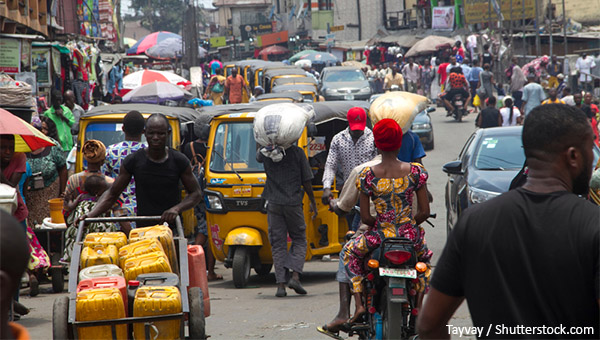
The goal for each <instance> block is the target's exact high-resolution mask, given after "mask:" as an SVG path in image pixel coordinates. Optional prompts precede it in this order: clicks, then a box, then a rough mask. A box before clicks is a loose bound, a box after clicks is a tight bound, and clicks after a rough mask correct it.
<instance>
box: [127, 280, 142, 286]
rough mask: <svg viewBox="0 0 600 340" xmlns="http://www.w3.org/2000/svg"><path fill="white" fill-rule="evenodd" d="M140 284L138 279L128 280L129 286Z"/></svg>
mask: <svg viewBox="0 0 600 340" xmlns="http://www.w3.org/2000/svg"><path fill="white" fill-rule="evenodd" d="M139 285H140V281H137V280H129V286H133V287H137V286H139Z"/></svg>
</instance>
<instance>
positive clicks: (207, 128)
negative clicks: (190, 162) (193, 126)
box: [198, 124, 210, 141]
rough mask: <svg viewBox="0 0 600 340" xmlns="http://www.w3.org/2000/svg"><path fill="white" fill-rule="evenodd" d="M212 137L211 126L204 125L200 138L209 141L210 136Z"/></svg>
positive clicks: (201, 128)
mask: <svg viewBox="0 0 600 340" xmlns="http://www.w3.org/2000/svg"><path fill="white" fill-rule="evenodd" d="M209 135H210V124H203V125H202V127H200V136H198V137H199V138H200V139H201V140H205V141H208V136H209Z"/></svg>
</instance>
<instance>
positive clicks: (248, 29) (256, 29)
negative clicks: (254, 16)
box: [240, 23, 273, 40]
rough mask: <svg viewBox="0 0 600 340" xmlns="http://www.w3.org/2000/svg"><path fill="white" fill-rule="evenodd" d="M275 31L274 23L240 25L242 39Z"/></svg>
mask: <svg viewBox="0 0 600 340" xmlns="http://www.w3.org/2000/svg"><path fill="white" fill-rule="evenodd" d="M272 32H273V23H266V24H249V25H240V33H241V36H242V40H248V39H250V38H251V37H253V36H258V35H262V34H265V33H272Z"/></svg>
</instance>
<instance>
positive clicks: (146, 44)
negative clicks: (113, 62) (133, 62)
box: [127, 31, 181, 55]
mask: <svg viewBox="0 0 600 340" xmlns="http://www.w3.org/2000/svg"><path fill="white" fill-rule="evenodd" d="M169 38H179V39H181V36H180V35H179V34H176V33H171V32H166V31H160V32H154V33H150V34H148V35H147V36H145V37H143V38H142V39H140V40H138V42H137V43H135V45H133V46H131V48H129V49H128V50H127V55H137V54H142V53H144V52H146V50H147V49H149V48H150V47H152V46H154V45H156V44H158V43H159V42H161V41H163V40H166V39H169Z"/></svg>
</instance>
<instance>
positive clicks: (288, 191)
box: [256, 145, 317, 297]
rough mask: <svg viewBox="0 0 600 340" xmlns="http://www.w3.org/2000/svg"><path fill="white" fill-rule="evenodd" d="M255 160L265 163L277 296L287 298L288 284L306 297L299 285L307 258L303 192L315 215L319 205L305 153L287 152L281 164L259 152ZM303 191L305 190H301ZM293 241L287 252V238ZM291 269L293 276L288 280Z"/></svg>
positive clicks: (265, 192)
mask: <svg viewBox="0 0 600 340" xmlns="http://www.w3.org/2000/svg"><path fill="white" fill-rule="evenodd" d="M256 160H257V161H258V162H260V163H263V164H264V167H265V174H266V175H267V182H266V184H265V189H264V191H263V194H262V197H263V198H264V199H266V200H267V201H268V203H267V221H268V224H269V242H270V243H271V248H272V254H273V266H274V267H275V279H276V281H277V293H276V294H275V296H277V297H284V296H286V295H287V293H286V291H285V285H286V282H287V285H288V287H290V288H291V289H293V290H294V291H295V292H296V293H297V294H302V295H304V294H306V290H305V289H304V288H303V287H302V284H300V274H301V273H302V269H303V268H304V259H305V257H306V223H305V222H304V212H303V210H302V199H303V197H304V192H306V195H307V196H308V199H309V200H310V210H311V212H312V213H313V214H314V215H313V217H315V216H316V213H317V203H316V202H315V196H314V195H313V191H312V183H311V180H312V178H313V174H312V170H311V169H310V165H309V164H308V159H307V158H306V156H305V154H304V151H303V150H302V149H301V148H300V147H298V146H295V145H293V146H291V147H289V148H287V149H286V150H285V155H284V156H283V159H282V160H281V161H279V162H275V161H273V160H272V159H271V158H268V157H265V156H264V155H263V154H262V153H261V149H259V150H258V151H257V153H256ZM302 188H304V191H302ZM288 235H289V237H290V238H291V239H292V245H291V246H290V249H289V251H288V249H287V237H288ZM289 270H292V277H291V278H290V279H289V280H288V276H289Z"/></svg>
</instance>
